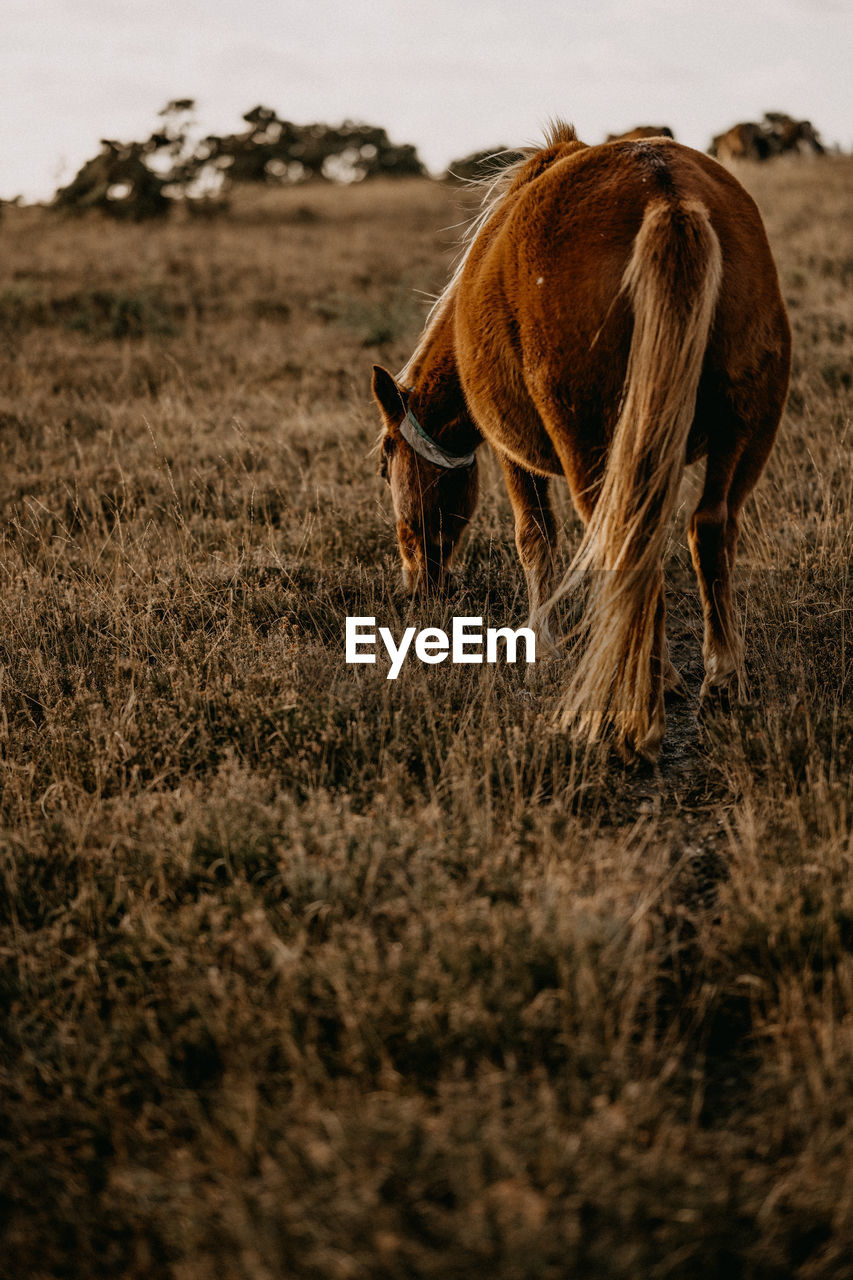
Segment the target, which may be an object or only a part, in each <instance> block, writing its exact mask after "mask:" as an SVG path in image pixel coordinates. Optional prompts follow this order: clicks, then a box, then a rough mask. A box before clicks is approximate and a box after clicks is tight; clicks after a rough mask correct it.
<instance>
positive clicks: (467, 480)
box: [373, 365, 477, 591]
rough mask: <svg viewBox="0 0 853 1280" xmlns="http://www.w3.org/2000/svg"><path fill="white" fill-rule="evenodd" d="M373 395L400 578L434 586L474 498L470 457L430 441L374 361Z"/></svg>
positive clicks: (406, 399)
mask: <svg viewBox="0 0 853 1280" xmlns="http://www.w3.org/2000/svg"><path fill="white" fill-rule="evenodd" d="M373 395H374V397H375V399H376V402H377V404H378V405H379V408H380V409H381V410H382V417H383V419H384V421H385V434H384V436H383V437H382V442H381V453H382V461H381V464H380V474H381V475H382V476H383V477H384V478H385V479H386V480H387V481H388V483H389V485H390V486H391V498H392V500H393V503H394V515H395V517H396V521H397V541H398V544H399V548H400V558H401V560H402V562H403V583H404V585H405V587H406V588H407V590H409V591H416V590H418V589H429V588H430V587H434V586H439V585H441V584H442V583H443V582H444V580H445V578H446V575H447V572H448V570H449V568H450V564H451V561H452V559H453V553H454V551H455V550H456V548H457V546H458V544H459V539H460V537H461V535H462V532H463V530H464V529H465V526H466V525H467V524H468V521H469V519H470V518H471V514H472V512H473V510H474V507H475V506H476V504H477V461H476V458H475V456H474V455H473V454H470V455H467V457H456V456H454V455H453V454H450V453H447V452H446V451H445V450H444V449H443V448H442V447H441V446H440V445H437V444H436V443H435V442H434V441H432V439H431V437H430V436H429V435H427V433H426V431H425V430H424V429H423V427H422V425H421V423H420V422H419V420H418V418H417V417H415V414H414V412H413V409H412V404H411V401H412V396H411V393H410V392H408V391H406V390H405V389H404V388H403V387H400V386H399V385H398V384H397V383H396V382H395V381H394V379H393V378H392V376H391V374H390V373H388V371H387V370H386V369H383V368H381V366H379V365H375V366H374V369H373ZM418 407H419V408H420V406H418ZM422 412H423V411H422ZM411 441H414V445H413V444H412V443H410V442H411Z"/></svg>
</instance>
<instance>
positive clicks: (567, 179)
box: [373, 121, 790, 760]
mask: <svg viewBox="0 0 853 1280" xmlns="http://www.w3.org/2000/svg"><path fill="white" fill-rule="evenodd" d="M789 370H790V329H789V326H788V320H787V316H786V314H785V308H784V304H783V302H782V298H781V296H780V293H779V283H778V278H777V274H776V268H775V265H774V262H773V259H772V257H771V254H770V249H769V246H768V243H767V237H766V235H765V232H764V228H763V225H762V222H761V218H760V216H759V213H758V210H757V209H756V207H755V204H754V203H753V201H752V199H751V198H750V197H749V196H748V195H747V193H746V191H744V189H743V187H742V186H741V185H740V184H739V183H738V182H737V181H736V180H735V178H733V177H732V175H731V174H730V173H728V172H727V171H726V170H725V169H724V168H723V167H722V166H721V165H719V164H718V163H717V162H716V161H715V160H712V159H710V158H709V157H708V156H705V155H702V154H701V153H700V152H698V151H693V150H691V149H690V148H688V147H684V146H681V145H679V144H678V143H676V142H674V141H671V140H669V139H664V138H658V139H655V140H650V141H640V142H610V143H605V144H603V145H602V146H586V145H585V144H583V143H582V142H579V141H578V139H577V137H576V136H575V133H574V130H573V129H572V128H570V127H569V126H568V125H565V124H563V123H562V122H560V121H557V122H555V124H554V125H552V126H551V128H550V130H549V134H548V136H547V139H546V143H545V145H544V146H543V147H542V148H541V149H537V150H532V151H528V152H526V153H524V155H523V156H522V158H521V159H520V160H519V161H517V162H516V163H514V164H512V165H511V166H510V167H509V168H508V169H506V170H505V171H503V172H502V173H501V174H500V175H499V177H498V178H497V179H496V180H495V182H494V183H493V184H492V186H491V187H490V189H489V191H488V192H487V195H486V197H485V199H484V205H483V210H482V212H481V214H480V216H479V217H478V219H477V220H476V222H475V223H474V225H473V227H472V228H471V230H470V231H469V233H468V236H467V238H466V247H465V250H464V255H463V257H462V260H461V262H460V264H459V266H458V268H457V269H456V271H455V273H454V275H453V276H452V278H451V280H450V282H449V284H448V285H447V287H446V289H445V290H444V292H443V294H442V295H441V297H440V298H439V299H438V301H437V303H436V304H435V306H434V308H433V310H432V312H431V313H430V317H429V319H428V321H427V325H426V328H425V330H424V333H423V335H422V337H421V339H420V342H419V343H418V346H417V348H416V350H415V351H414V353H413V355H412V357H411V359H410V360H409V362H408V364H407V365H406V367H405V368H404V369H403V371H402V372H401V373H400V375H399V376H398V378H396V379H395V378H393V377H392V376H391V374H390V373H388V372H387V370H385V369H382V368H381V367H379V366H376V367H375V368H374V371H373V394H374V396H375V398H376V400H377V402H378V404H379V407H380V409H381V411H382V416H383V418H384V423H385V430H384V435H383V438H382V443H381V455H382V465H381V469H382V472H383V474H384V475H385V476H386V478H387V479H388V480H389V482H390V486H391V493H392V498H393V503H394V511H395V516H396V523H397V536H398V541H399V549H400V555H401V558H402V562H403V576H404V581H405V583H406V585H407V586H408V587H409V588H410V589H415V588H416V587H418V586H427V585H429V584H431V583H436V582H439V581H440V580H441V578H442V576H443V574H444V572H445V570H446V569H447V567H448V566H449V564H450V562H451V558H452V556H453V553H454V550H455V548H456V546H457V544H458V542H459V538H460V535H461V534H462V532H463V530H464V528H465V526H466V525H467V523H468V521H469V519H470V517H471V515H472V513H473V511H474V507H475V505H476V501H477V461H476V451H477V449H478V447H479V446H480V445H481V444H482V442H483V441H484V440H487V441H488V442H489V444H490V445H491V447H492V449H493V450H494V452H495V453H496V455H497V457H498V459H499V461H500V464H501V466H502V468H503V471H504V476H505V478H506V484H507V488H508V490H509V496H510V499H511V501H512V507H513V512H514V515H515V535H516V546H517V548H518V554H519V558H520V560H521V563H522V566H523V568H524V571H525V574H526V577H527V583H528V591H529V596H530V622H529V624H528V625H530V626H531V627H532V628H533V629H534V630H535V632H536V634H537V639H538V644H539V647H540V650H541V648H542V647H543V646H547V645H549V644H550V643H551V638H550V632H549V627H548V615H549V612H550V610H551V608H552V606H553V605H554V604H555V603H556V601H557V600H559V598H560V597H561V596H563V595H564V594H566V592H567V591H569V590H570V589H573V588H574V587H575V586H576V585H577V584H578V583H579V582H581V581H584V582H587V583H588V584H589V594H588V599H587V602H586V606H585V611H584V623H583V632H582V643H580V644H579V650H580V656H579V658H578V661H577V663H576V666H575V669H574V672H573V674H572V675H571V677H570V679H569V683H568V687H567V689H566V691H565V697H564V703H563V712H564V723H565V724H566V725H568V726H572V727H573V729H574V731H575V732H577V733H579V734H580V735H581V736H582V737H584V738H585V739H587V740H594V739H595V738H596V737H598V736H600V735H601V734H602V733H603V732H604V731H605V730H611V731H612V732H613V734H614V736H615V739H616V742H617V744H618V746H619V747H620V749H621V750H622V751H623V752H624V753H625V754H626V755H627V756H628V757H629V758H630V757H631V756H634V755H640V756H644V757H646V758H647V759H650V760H654V759H655V758H656V756H657V753H658V750H659V747H660V742H661V738H662V736H663V731H664V724H665V716H664V692H665V690H669V689H674V688H677V687H678V685H679V684H680V677H679V675H678V672H677V671H676V670H675V668H674V667H673V665H672V663H671V662H670V660H669V654H668V650H667V644H666V634H665V611H664V591H663V565H662V562H663V553H664V549H665V541H666V531H667V524H668V521H669V519H670V516H671V515H672V514H673V511H674V509H675V506H676V503H677V496H678V490H679V482H680V480H681V476H682V473H683V470H684V467H685V465H686V464H687V463H689V462H692V461H693V460H695V459H697V458H700V457H702V456H705V457H706V458H707V464H706V470H705V482H704V488H703V491H702V496H701V498H700V500H699V504H698V506H697V508H696V510H695V511H694V512H693V515H692V517H691V520H690V525H689V531H688V537H689V543H690V551H691V555H692V559H693V564H694V566H695V569H696V574H697V577H698V580H699V588H700V593H701V597H702V605H703V613H704V644H703V656H704V662H705V680H704V684H703V686H702V693H703V696H705V697H707V696H709V695H711V694H712V693H714V692H715V691H719V690H724V689H726V688H727V687H729V686H730V685H731V684H732V683H734V682H736V680H737V678H738V674H739V671H740V666H741V653H742V650H741V641H740V638H739V634H738V629H737V626H736V623H735V619H734V616H733V608H732V598H731V588H730V578H731V573H732V566H733V562H734V556H735V547H736V543H737V536H738V517H739V513H740V511H741V508H742V506H743V503H744V500H745V499H746V497H747V495H748V494H749V492H750V490H751V489H752V487H753V485H754V484H755V482H756V480H757V479H758V476H759V474H760V472H761V470H762V468H763V466H764V463H765V461H766V459H767V456H768V454H769V452H770V448H771V446H772V444H773V440H774V437H775V434H776V429H777V427H778V424H779V419H780V417H781V414H782V409H783V406H784V402H785V396H786V393H787V386H788V376H789ZM552 476H564V477H565V478H566V480H567V481H568V485H569V489H570V491H571V495H572V499H573V501H574V504H575V507H576V508H577V510H578V512H579V514H580V516H581V518H582V520H583V521H584V524H585V532H584V536H583V539H582V541H581V544H580V547H579V550H578V552H577V554H576V555H575V557H574V560H573V561H572V564H571V565H570V567H569V571H568V573H567V574H566V576H565V577H564V578H563V580H562V583H561V584H560V585H559V586H557V585H556V572H555V561H554V552H555V542H556V523H555V520H554V515H553V511H552V508H551V503H550V500H549V496H548V485H549V480H550V477H552Z"/></svg>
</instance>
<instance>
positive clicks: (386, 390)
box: [373, 364, 402, 418]
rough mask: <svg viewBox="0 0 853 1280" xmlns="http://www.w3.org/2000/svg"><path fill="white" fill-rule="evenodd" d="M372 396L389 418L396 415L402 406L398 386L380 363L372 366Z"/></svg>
mask: <svg viewBox="0 0 853 1280" xmlns="http://www.w3.org/2000/svg"><path fill="white" fill-rule="evenodd" d="M373 397H374V399H375V401H376V403H377V404H378V405H379V407H380V409H382V411H383V412H384V413H386V414H387V415H388V417H389V418H394V417H397V416H398V415H399V413H400V409H401V408H402V398H401V395H400V388H399V387H398V386H397V384H396V382H395V381H394V379H393V378H392V377H391V374H390V373H389V372H388V370H387V369H383V368H382V365H381V364H375V365H374V366H373Z"/></svg>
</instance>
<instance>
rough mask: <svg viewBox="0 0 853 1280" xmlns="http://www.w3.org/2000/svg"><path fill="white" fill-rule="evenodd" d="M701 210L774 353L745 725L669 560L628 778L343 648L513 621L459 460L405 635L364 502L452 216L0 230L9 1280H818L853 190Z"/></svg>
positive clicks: (831, 1018) (833, 998)
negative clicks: (782, 365) (763, 318)
mask: <svg viewBox="0 0 853 1280" xmlns="http://www.w3.org/2000/svg"><path fill="white" fill-rule="evenodd" d="M740 176H741V177H742V179H743V180H744V181H745V183H746V184H747V186H748V187H749V189H750V190H751V191H752V192H753V194H754V195H755V196H756V198H757V200H758V201H759V204H760V206H761V208H762V211H763V213H764V216H765V218H766V221H767V226H768V230H769V233H770V236H771V240H772V243H773V247H774V251H775V253H776V255H777V261H778V264H779V268H780V274H781V278H782V284H783V291H784V293H785V296H786V299H787V301H788V305H789V308H790V316H791V321H792V325H793V328H794V333H795V358H794V374H793V379H792V390H791V396H790V402H789V406H788V410H787V412H786V416H785V419H784V422H783V426H782V429H781V432H780V438H779V442H778V445H777V448H776V450H775V452H774V454H773V456H772V458H771V461H770V464H769V466H768V468H767V472H766V474H765V476H764V478H763V479H762V482H761V484H760V486H759V489H758V491H757V493H756V496H755V499H754V500H753V501H751V503H750V506H749V515H748V519H747V527H746V530H745V532H744V536H743V542H742V550H741V557H740V562H739V571H738V578H737V583H738V592H737V594H738V599H739V604H740V608H741V611H742V614H743V616H744V617H745V619H746V635H747V652H748V674H749V679H750V690H751V696H750V700H749V702H748V703H744V705H742V706H738V707H736V708H735V709H734V711H733V712H732V714H731V715H730V716H720V717H718V718H717V719H714V720H711V721H707V722H705V723H703V724H701V725H700V724H699V723H698V722H697V720H696V715H695V712H696V705H695V695H696V694H698V688H699V684H700V681H701V658H700V648H699V647H700V639H701V619H700V614H699V608H698V601H697V593H696V588H695V583H694V580H693V576H692V571H691V570H690V568H689V556H688V553H687V549H686V544H685V538H684V534H683V520H682V523H681V525H679V528H678V529H677V530H675V531H674V535H673V539H672V546H671V554H670V563H669V566H668V569H669V585H670V599H669V608H670V618H671V624H670V625H671V632H672V636H673V640H674V649H675V655H676V661H677V662H678V664H679V665H680V666H681V667H682V669H683V670H684V672H685V674H686V676H687V678H688V683H689V685H690V687H691V689H692V691H693V694H694V702H692V703H691V702H689V701H688V702H687V703H686V704H683V705H681V706H676V707H674V708H673V710H672V713H671V716H670V727H669V731H668V735H667V738H666V741H665V745H664V751H663V754H662V756H661V762H660V768H659V770H658V771H657V772H655V773H645V774H644V773H638V772H636V771H633V772H631V771H627V772H626V771H625V770H624V769H623V768H622V767H621V766H620V765H617V764H614V763H613V762H612V761H606V760H604V761H602V760H598V761H596V762H593V763H590V764H588V765H587V766H583V764H582V762H581V761H579V760H578V759H576V758H575V756H574V754H573V752H572V750H571V748H570V746H569V745H568V744H567V743H566V741H565V740H564V739H563V738H562V737H561V735H560V734H558V733H557V732H555V730H554V729H553V727H552V712H553V709H554V707H555V705H556V695H557V692H558V690H559V680H560V672H559V669H558V668H554V667H545V666H540V667H538V668H537V671H536V678H535V680H533V681H532V682H530V683H527V682H525V680H524V676H523V673H522V672H521V671H516V670H514V669H513V668H508V667H483V668H477V667H449V666H448V665H447V664H445V665H443V666H439V667H423V666H421V665H420V664H414V663H409V664H406V666H404V669H403V672H402V674H401V675H400V678H399V679H398V680H397V681H396V682H390V681H388V680H386V679H385V671H386V667H383V665H382V664H381V663H380V664H378V665H377V666H375V667H370V666H358V667H348V666H346V665H345V663H344V651H343V627H344V618H345V616H346V615H347V614H360V615H365V614H367V615H371V614H372V615H375V616H377V617H378V619H379V621H380V623H385V624H386V625H388V626H390V627H391V628H392V630H394V632H395V634H396V633H398V632H399V631H400V630H401V629H402V627H403V626H405V625H408V624H409V623H411V622H418V623H420V625H427V624H428V623H433V624H435V625H441V624H442V623H443V622H446V620H447V619H448V618H449V617H450V616H451V615H452V614H454V613H455V614H459V613H474V614H481V615H483V616H484V618H485V619H486V620H487V621H488V622H489V623H491V624H492V625H504V624H506V623H507V622H510V621H512V622H514V624H515V625H520V624H521V623H522V622H523V620H524V616H525V606H526V601H525V594H524V589H523V584H522V579H521V573H520V569H519V567H518V564H517V559H516V554H515V549H514V543H513V531H512V522H511V517H510V513H509V504H508V501H507V499H506V497H505V495H504V493H503V490H502V484H501V481H500V477H499V474H498V468H497V466H496V465H495V463H494V460H493V459H489V460H488V461H487V463H486V465H485V466H484V468H483V473H484V479H485V483H484V491H485V492H484V497H483V503H482V510H481V512H480V513H479V515H478V517H477V520H476V522H475V525H474V528H473V530H472V535H471V538H470V541H469V543H468V546H467V550H466V554H465V556H464V560H463V572H462V575H461V576H462V585H461V586H460V588H459V591H458V594H457V595H456V596H455V597H454V598H451V599H449V600H445V601H440V602H433V603H430V604H428V605H424V604H422V603H416V604H412V603H411V602H410V601H408V600H407V599H406V598H405V597H404V596H403V595H402V593H401V590H400V586H399V571H398V567H397V562H396V552H395V548H394V529H393V519H392V513H391V510H390V506H389V500H388V495H387V492H386V490H385V487H384V486H383V485H382V483H381V481H380V480H379V479H378V478H377V476H376V474H375V472H376V459H375V457H373V456H372V455H371V449H372V445H373V443H374V441H375V438H376V434H377V430H378V417H377V414H376V413H375V411H374V408H373V406H372V404H371V403H370V400H369V376H370V365H371V363H372V362H373V361H374V360H379V361H381V362H382V363H385V364H387V365H388V366H389V367H391V368H392V369H393V368H397V367H399V366H400V365H401V364H402V363H403V361H404V360H405V358H406V357H407V356H408V354H409V352H410V350H411V348H412V346H413V343H414V341H415V339H416V336H417V334H418V332H419V330H420V327H421V325H422V323H423V318H424V315H425V310H426V304H425V300H424V298H423V296H422V293H430V292H434V291H436V290H438V289H439V288H440V287H441V286H442V284H443V282H444V280H445V279H446V275H447V271H448V267H449V264H450V262H451V261H452V258H453V254H454V244H455V242H456V238H457V236H458V228H457V227H456V224H458V223H459V221H460V219H461V218H463V217H464V216H465V212H466V211H465V208H464V196H460V194H459V193H458V192H455V191H452V190H450V189H446V188H444V187H441V186H439V185H436V184H431V183H428V182H421V181H412V182H400V183H380V182H377V183H375V184H373V185H367V186H363V187H357V188H351V189H346V190H337V189H335V190H332V189H321V188H314V187H311V188H305V189H302V190H298V191H281V192H270V193H266V194H262V195H258V194H252V195H248V194H241V193H238V195H237V197H236V198H235V201H234V204H233V208H232V210H231V213H230V214H229V216H228V218H227V219H225V220H221V221H201V220H198V221H193V220H186V221H181V220H179V219H177V218H176V219H175V220H174V222H173V223H171V224H169V225H163V226H151V225H148V226H140V227H135V226H123V225H113V224H109V223H107V222H103V221H100V220H98V219H95V218H92V219H91V220H82V221H81V220H76V221H75V220H61V219H59V218H57V217H55V216H52V215H51V214H50V213H49V212H48V211H45V210H39V209H8V210H6V211H5V213H4V217H3V221H2V223H0V239H2V242H3V246H4V252H3V254H2V256H0V329H2V338H3V340H2V345H1V346H0V369H2V377H0V448H1V449H2V468H0V502H1V503H2V512H3V524H2V535H1V536H2V552H0V575H2V579H1V580H2V593H0V689H1V690H2V693H1V694H0V697H1V698H2V702H1V703H0V868H2V871H0V956H2V962H0V1007H1V1008H2V1010H3V1033H2V1036H0V1157H1V1158H0V1204H2V1210H3V1212H2V1215H0V1223H2V1228H0V1229H2V1231H3V1239H2V1241H0V1274H2V1275H3V1276H9V1277H27V1278H28V1280H41V1278H46V1277H66V1276H67V1277H72V1276H73V1277H75V1280H85V1278H86V1277H96V1276H97V1277H110V1278H111V1280H114V1278H115V1277H119V1276H121V1277H124V1276H127V1277H134V1278H136V1277H139V1278H140V1280H141V1278H142V1277H153V1276H169V1277H174V1278H175V1280H208V1278H209V1280H214V1278H215V1280H222V1278H223V1277H224V1278H227V1280H230V1278H231V1277H235V1278H238V1277H239V1278H240V1280H243V1278H245V1280H279V1278H280V1277H281V1278H283V1277H287V1278H288V1280H290V1278H291V1277H293V1278H294V1280H296V1278H298V1280H303V1278H304V1280H309V1278H310V1280H409V1278H410V1277H423V1278H427V1277H429V1278H430V1280H453V1278H457V1277H458V1278H459V1280H468V1278H469V1277H474V1276H479V1275H484V1276H486V1275H487V1276H489V1277H495V1278H496V1280H549V1278H550V1280H560V1278H561V1277H567V1276H577V1277H584V1280H587V1278H596V1277H626V1278H627V1277H631V1278H632V1280H635V1278H636V1277H638V1276H648V1277H673V1278H676V1277H682V1276H684V1275H690V1276H692V1277H694V1278H695V1280H699V1278H701V1277H708V1278H711V1277H717V1276H725V1277H745V1278H746V1277H749V1278H758V1277H760V1278H762V1280H764V1278H768V1280H769V1278H771V1277H772V1278H774V1280H777V1278H778V1280H782V1278H784V1277H790V1276H797V1277H802V1278H803V1280H817V1278H818V1277H841V1276H849V1275H850V1274H851V1270H853V1264H851V1262H850V1259H851V1258H853V1172H851V1171H853V882H851V860H853V782H851V773H852V772H853V603H851V600H852V599H853V597H851V589H853V583H851V564H853V434H851V426H850V398H851V364H850V343H851V332H852V331H853V304H851V293H850V283H851V274H853V236H851V226H850V212H849V211H850V207H851V194H853V162H851V161H850V160H849V159H827V160H825V161H823V162H819V163H817V162H816V163H801V164H798V163H790V164H788V163H785V162H780V163H777V164H774V165H768V166H767V167H764V168H746V169H744V171H743V173H742V174H741V175H740ZM695 483H696V482H695V478H694V479H693V480H692V481H691V480H689V481H688V482H687V483H686V485H685V502H687V501H688V500H689V495H690V492H691V491H692V492H695ZM691 486H692V488H691ZM687 509H688V508H687V507H685V512H686V511H687ZM562 513H563V518H564V521H565V526H566V543H567V546H568V545H571V544H572V543H573V542H576V539H577V524H576V522H575V519H574V517H573V515H572V513H571V510H570V508H569V506H568V504H567V502H565V501H564V502H563V505H562ZM386 665H387V664H386Z"/></svg>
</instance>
